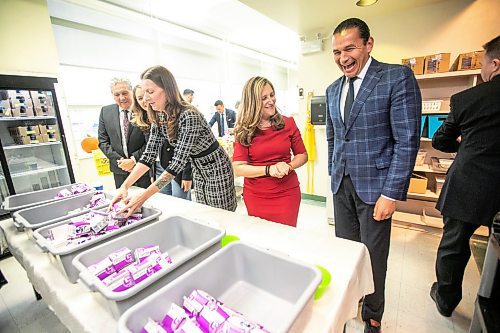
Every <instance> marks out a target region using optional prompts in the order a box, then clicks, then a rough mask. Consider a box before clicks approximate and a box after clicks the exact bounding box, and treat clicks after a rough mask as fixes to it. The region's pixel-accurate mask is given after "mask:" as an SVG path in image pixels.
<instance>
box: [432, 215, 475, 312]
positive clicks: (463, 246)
mask: <svg viewBox="0 0 500 333" xmlns="http://www.w3.org/2000/svg"><path fill="white" fill-rule="evenodd" d="M443 220H444V227H443V237H442V238H441V242H440V243H439V248H438V251H437V257H436V277H437V283H438V285H437V302H438V304H439V306H440V307H441V308H442V309H443V310H445V311H447V312H448V311H449V312H452V311H453V310H455V308H456V307H457V305H458V303H460V300H461V299H462V281H463V278H464V272H465V267H466V266H467V262H468V261H469V258H470V247H469V241H470V238H471V236H472V235H473V234H474V232H475V231H476V229H477V228H479V227H480V225H476V224H472V223H467V222H463V221H459V220H456V219H453V218H451V217H447V216H444V219H443Z"/></svg>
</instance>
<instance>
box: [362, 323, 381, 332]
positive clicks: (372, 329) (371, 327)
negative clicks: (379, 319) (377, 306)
mask: <svg viewBox="0 0 500 333" xmlns="http://www.w3.org/2000/svg"><path fill="white" fill-rule="evenodd" d="M378 324H379V325H378V326H374V325H372V323H371V320H365V330H364V333H380V332H382V329H381V326H382V325H380V323H378Z"/></svg>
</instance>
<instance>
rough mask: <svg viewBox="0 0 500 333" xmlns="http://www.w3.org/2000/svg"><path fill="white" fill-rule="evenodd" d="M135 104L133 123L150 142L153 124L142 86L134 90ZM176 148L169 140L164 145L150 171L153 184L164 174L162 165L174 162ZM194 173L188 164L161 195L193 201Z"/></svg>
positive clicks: (163, 189) (162, 190) (161, 191)
mask: <svg viewBox="0 0 500 333" xmlns="http://www.w3.org/2000/svg"><path fill="white" fill-rule="evenodd" d="M133 96H134V104H133V107H132V109H133V112H134V116H135V117H134V118H133V119H132V123H134V125H136V126H138V127H139V128H140V129H141V130H142V131H143V132H144V136H145V137H146V141H148V140H149V131H150V130H151V122H150V121H149V119H148V114H147V111H146V109H147V108H148V105H147V103H146V101H145V100H144V98H143V97H144V90H143V89H142V88H141V86H140V85H136V86H135V87H134V89H133ZM173 152H174V147H172V146H171V145H170V144H169V143H168V140H167V141H165V142H164V143H163V146H162V147H161V150H160V154H159V158H157V159H156V162H155V164H154V165H153V166H152V167H151V169H150V170H149V171H150V172H149V176H150V177H151V183H154V181H155V180H156V179H158V178H159V177H160V176H161V174H162V173H163V171H164V169H163V166H162V165H165V166H167V165H169V164H170V163H171V162H172V157H173ZM192 175H193V173H192V171H191V163H190V162H188V163H187V164H186V168H185V169H184V170H183V171H182V172H180V173H178V174H177V176H175V179H174V180H175V181H173V182H171V183H169V184H167V185H165V186H164V187H163V188H162V189H161V190H160V193H163V194H167V195H173V196H174V197H177V198H181V199H186V200H191V185H192V183H193V177H192Z"/></svg>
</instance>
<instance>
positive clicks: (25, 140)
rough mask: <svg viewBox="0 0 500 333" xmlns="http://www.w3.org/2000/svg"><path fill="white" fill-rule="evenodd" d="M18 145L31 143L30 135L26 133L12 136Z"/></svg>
mask: <svg viewBox="0 0 500 333" xmlns="http://www.w3.org/2000/svg"><path fill="white" fill-rule="evenodd" d="M12 139H13V140H14V143H15V144H16V145H29V144H30V143H31V140H30V137H29V136H25V135H16V136H12Z"/></svg>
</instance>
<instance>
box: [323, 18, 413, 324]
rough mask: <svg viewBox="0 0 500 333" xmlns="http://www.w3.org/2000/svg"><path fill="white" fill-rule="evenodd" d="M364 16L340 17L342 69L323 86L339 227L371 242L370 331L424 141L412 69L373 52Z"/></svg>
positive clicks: (337, 51)
mask: <svg viewBox="0 0 500 333" xmlns="http://www.w3.org/2000/svg"><path fill="white" fill-rule="evenodd" d="M373 43H374V40H373V38H372V37H371V35H370V29H369V28H368V26H367V25H366V23H365V22H363V21H362V20H360V19H357V18H351V19H347V20H345V21H343V22H342V23H340V24H339V25H338V26H337V27H336V28H335V31H334V35H333V39H332V44H333V55H334V58H335V62H336V63H337V65H338V66H339V68H340V69H341V70H342V72H343V73H344V75H343V76H342V77H341V78H339V79H338V80H336V81H335V82H333V83H332V84H331V85H330V86H329V87H328V88H327V90H326V98H327V103H326V104H327V123H326V131H327V132H326V133H327V141H328V172H329V174H330V175H331V188H332V192H333V203H334V217H335V235H336V236H337V237H341V238H346V239H350V240H354V241H358V242H362V243H364V244H365V245H366V247H367V248H368V250H369V252H370V258H371V262H372V272H373V281H374V285H375V292H374V293H373V294H370V295H367V296H366V297H365V298H364V301H363V308H362V318H363V321H364V322H365V332H380V326H381V325H380V323H381V320H382V315H383V312H384V303H385V300H384V290H385V276H386V271H387V257H388V254H389V244H390V235H391V218H392V214H393V213H394V211H395V209H396V200H406V194H407V190H408V186H409V182H410V178H411V173H412V170H413V167H414V165H415V159H416V155H417V152H418V148H419V142H420V131H419V129H420V119H421V112H422V109H421V104H422V99H421V95H420V90H419V88H418V84H417V81H416V80H415V77H414V75H413V73H412V71H411V70H410V69H409V68H407V67H404V66H400V65H390V64H384V63H380V62H378V61H377V60H375V59H373V58H372V57H371V56H370V52H371V51H372V48H373Z"/></svg>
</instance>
